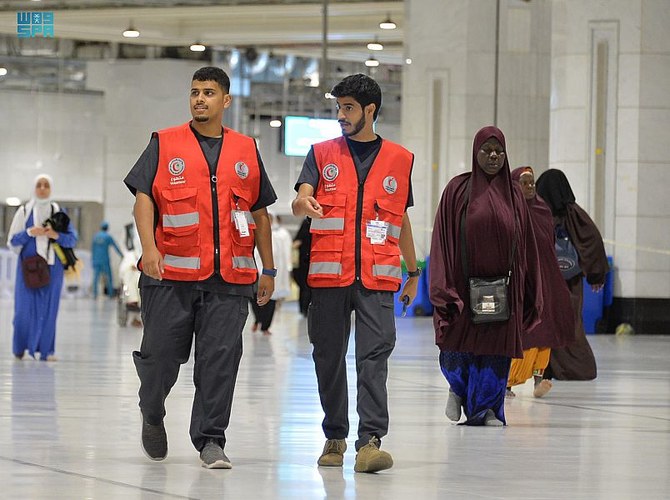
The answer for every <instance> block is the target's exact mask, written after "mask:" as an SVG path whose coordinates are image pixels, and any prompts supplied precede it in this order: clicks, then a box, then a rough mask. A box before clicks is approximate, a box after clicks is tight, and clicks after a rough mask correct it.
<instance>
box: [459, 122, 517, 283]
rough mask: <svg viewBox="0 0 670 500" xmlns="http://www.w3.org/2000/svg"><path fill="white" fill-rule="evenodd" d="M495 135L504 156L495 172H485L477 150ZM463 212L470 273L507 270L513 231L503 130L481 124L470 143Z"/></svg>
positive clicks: (510, 194) (482, 273)
mask: <svg viewBox="0 0 670 500" xmlns="http://www.w3.org/2000/svg"><path fill="white" fill-rule="evenodd" d="M491 138H495V139H497V140H498V142H500V144H501V146H502V147H503V149H504V151H505V160H504V163H503V166H502V167H501V168H500V170H499V171H498V173H497V174H495V176H489V175H487V174H486V173H485V172H484V171H483V170H482V169H481V167H480V166H479V163H478V162H477V153H478V152H479V150H480V149H481V147H482V146H483V145H484V143H485V142H486V141H487V140H489V139H491ZM469 191H470V192H469V195H468V197H469V199H468V208H467V214H466V216H465V234H466V241H467V249H468V260H469V262H468V267H469V273H470V275H471V276H495V275H498V274H505V272H506V271H508V270H509V266H510V255H511V252H512V246H513V237H510V235H514V234H515V226H516V224H515V220H514V202H513V196H512V178H511V174H510V170H509V162H508V160H507V147H506V145H505V136H504V135H503V133H502V131H501V130H500V129H499V128H497V127H493V126H489V127H484V128H482V129H481V130H479V132H477V134H476V135H475V138H474V141H473V144H472V175H471V177H470V186H469Z"/></svg>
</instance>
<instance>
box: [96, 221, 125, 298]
mask: <svg viewBox="0 0 670 500" xmlns="http://www.w3.org/2000/svg"><path fill="white" fill-rule="evenodd" d="M108 230H109V224H108V223H107V222H102V224H100V231H98V232H97V233H95V235H94V236H93V242H92V243H91V263H92V265H93V284H92V289H93V298H94V299H97V298H98V283H99V282H100V278H101V277H102V279H103V282H104V286H105V289H104V290H103V291H104V293H105V295H107V296H109V297H113V296H114V283H113V281H112V267H111V265H110V263H109V247H112V248H113V249H114V250H116V253H117V254H118V255H119V257H121V258H123V253H122V252H121V250H119V246H118V245H117V244H116V241H114V238H112V235H111V234H109V233H108V232H107V231H108Z"/></svg>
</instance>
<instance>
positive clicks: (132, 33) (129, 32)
mask: <svg viewBox="0 0 670 500" xmlns="http://www.w3.org/2000/svg"><path fill="white" fill-rule="evenodd" d="M123 36H124V38H137V37H138V36H140V32H139V31H137V30H136V29H135V26H133V23H132V22H131V23H130V26H128V28H127V29H126V31H124V32H123Z"/></svg>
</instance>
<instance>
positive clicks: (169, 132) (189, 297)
mask: <svg viewBox="0 0 670 500" xmlns="http://www.w3.org/2000/svg"><path fill="white" fill-rule="evenodd" d="M229 91H230V80H229V78H228V75H226V73H225V72H224V71H223V70H221V69H219V68H213V67H205V68H201V69H199V70H198V71H196V72H195V74H194V75H193V81H192V83H191V91H190V108H191V115H192V117H193V120H191V121H190V122H188V123H184V124H183V125H179V126H177V127H172V128H168V129H164V130H160V131H158V132H154V133H153V134H152V137H151V141H150V142H149V145H148V146H147V148H146V149H145V150H144V153H142V155H141V156H140V158H139V160H138V161H137V163H135V166H134V167H133V168H132V170H131V171H130V173H129V174H128V175H127V177H126V178H125V180H124V182H125V183H126V185H127V186H128V188H129V189H130V191H131V192H132V193H133V194H134V195H135V197H136V200H135V221H136V224H137V230H138V233H139V236H140V240H141V242H142V258H141V260H140V267H141V270H142V275H141V277H140V288H141V291H142V320H143V321H144V335H143V337H142V345H141V347H140V350H139V351H135V352H133V359H134V362H135V367H136V369H137V374H138V376H139V378H140V390H139V397H140V410H141V412H142V448H143V450H144V452H145V454H146V455H147V456H148V457H149V458H150V459H152V460H163V459H164V458H165V457H166V456H167V435H166V433H165V427H164V425H163V417H164V416H165V399H166V398H167V396H168V394H169V392H170V389H171V388H172V386H173V385H174V383H175V382H176V380H177V375H178V373H179V366H180V365H181V364H183V363H186V362H187V361H188V358H189V354H190V351H191V343H192V342H193V338H194V337H195V365H194V367H193V381H194V384H195V396H194V400H193V411H192V414H191V428H190V434H191V441H192V442H193V445H194V446H195V448H196V449H197V450H198V451H199V452H200V459H201V460H202V465H203V467H207V468H210V469H214V468H223V469H230V468H231V467H232V465H231V462H230V460H229V459H228V457H227V456H226V454H225V453H224V451H223V450H224V447H225V443H226V436H225V431H226V428H227V427H228V422H229V420H230V412H231V405H232V401H233V389H234V386H235V379H236V377H237V370H238V367H239V363H240V358H241V356H242V329H243V327H244V323H245V321H246V319H247V314H248V305H249V304H248V301H249V300H250V299H253V298H254V297H253V296H254V291H253V289H254V284H255V283H256V281H257V270H256V264H255V262H254V257H253V249H254V244H255V245H257V247H258V252H259V254H260V257H261V260H262V262H263V269H262V275H261V278H260V280H259V284H258V292H257V294H256V297H255V300H256V301H257V302H258V304H259V305H264V304H266V303H267V302H268V300H269V299H270V297H271V296H272V292H273V290H274V276H275V274H276V270H275V269H274V263H273V258H272V236H271V230H270V220H269V218H268V214H267V210H266V207H267V206H268V205H271V204H272V203H274V201H275V200H276V198H277V197H276V195H275V192H274V190H273V188H272V185H271V184H270V181H269V179H268V177H267V175H266V173H265V169H264V167H263V162H262V160H261V157H260V155H259V153H258V149H257V147H256V143H255V141H254V139H252V138H250V137H246V136H244V135H242V134H239V133H238V132H235V131H233V130H231V129H228V128H225V127H223V126H222V125H221V123H222V119H223V113H224V110H225V109H226V108H228V107H229V106H230V103H231V99H232V98H231V96H230V94H229Z"/></svg>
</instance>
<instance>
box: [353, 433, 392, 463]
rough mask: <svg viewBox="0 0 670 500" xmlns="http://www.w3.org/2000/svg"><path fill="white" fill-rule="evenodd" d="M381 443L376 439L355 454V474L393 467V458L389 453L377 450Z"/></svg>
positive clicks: (372, 439) (373, 438) (371, 439)
mask: <svg viewBox="0 0 670 500" xmlns="http://www.w3.org/2000/svg"><path fill="white" fill-rule="evenodd" d="M380 446H381V443H380V442H379V439H377V438H376V437H372V438H370V442H369V443H368V444H366V445H365V446H363V447H362V448H361V449H360V450H358V453H356V465H354V471H355V472H378V471H380V470H385V469H390V468H391V467H393V458H392V457H391V454H390V453H387V452H385V451H382V450H380V449H379V447H380Z"/></svg>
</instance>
